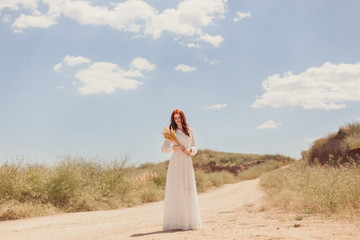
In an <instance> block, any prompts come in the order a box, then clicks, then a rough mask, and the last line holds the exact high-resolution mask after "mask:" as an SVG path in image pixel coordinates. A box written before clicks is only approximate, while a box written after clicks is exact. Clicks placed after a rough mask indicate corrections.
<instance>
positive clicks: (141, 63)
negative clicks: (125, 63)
mask: <svg viewBox="0 0 360 240" xmlns="http://www.w3.org/2000/svg"><path fill="white" fill-rule="evenodd" d="M130 65H131V66H132V67H134V68H136V69H139V70H146V71H151V70H153V69H155V67H156V66H155V64H151V63H149V61H148V60H146V59H145V58H139V57H138V58H135V59H134V60H133V61H132V62H131V64H130Z"/></svg>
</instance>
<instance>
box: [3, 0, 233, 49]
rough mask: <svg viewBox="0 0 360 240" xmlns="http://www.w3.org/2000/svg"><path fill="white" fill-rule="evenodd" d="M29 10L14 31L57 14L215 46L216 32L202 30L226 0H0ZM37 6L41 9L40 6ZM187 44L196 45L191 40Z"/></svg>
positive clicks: (220, 14) (51, 20) (42, 24)
mask: <svg viewBox="0 0 360 240" xmlns="http://www.w3.org/2000/svg"><path fill="white" fill-rule="evenodd" d="M40 4H42V5H47V8H45V9H46V10H47V11H46V12H44V11H40V10H39V5H40ZM5 8H8V9H10V10H12V11H24V10H29V9H30V11H31V15H24V14H23V13H21V15H20V17H19V18H17V19H16V20H15V21H14V23H13V24H12V27H13V28H14V31H15V32H21V31H22V30H23V29H25V28H30V27H38V28H48V27H50V26H52V25H54V24H56V23H57V22H58V19H59V18H60V17H67V18H70V19H72V20H74V21H76V22H78V23H79V24H86V25H103V26H109V27H111V28H114V29H116V30H120V31H126V32H132V33H135V34H136V36H137V37H139V36H151V37H153V38H154V39H157V38H159V37H160V36H161V35H162V34H163V33H165V32H170V33H172V34H174V35H175V37H176V39H179V38H183V39H186V41H191V42H197V41H202V42H207V43H209V44H210V45H212V46H214V47H218V46H219V45H220V44H221V42H222V41H223V37H221V36H220V35H210V34H208V33H206V32H204V31H203V30H204V29H205V28H208V27H211V26H213V25H215V24H216V22H217V21H218V20H220V19H223V18H225V12H226V8H227V0H207V1H203V0H183V1H181V2H179V3H178V5H177V6H176V8H167V9H164V10H162V11H159V10H157V9H156V8H154V7H152V6H151V5H149V4H148V3H147V2H145V1H144V0H125V1H123V2H118V3H110V4H108V5H93V4H92V3H91V2H90V1H79V0H3V1H2V3H0V13H1V10H2V9H5ZM41 9H44V8H43V7H42V8H41ZM188 46H189V47H195V46H197V45H196V44H195V43H193V44H191V43H190V44H189V45H188Z"/></svg>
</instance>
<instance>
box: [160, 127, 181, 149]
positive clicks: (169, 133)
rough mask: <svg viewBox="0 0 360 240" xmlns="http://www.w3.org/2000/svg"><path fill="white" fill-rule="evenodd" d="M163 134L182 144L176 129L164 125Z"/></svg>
mask: <svg viewBox="0 0 360 240" xmlns="http://www.w3.org/2000/svg"><path fill="white" fill-rule="evenodd" d="M162 134H163V136H164V138H166V139H169V140H170V141H173V142H175V143H177V144H179V145H181V144H180V142H179V140H177V137H176V134H175V131H174V130H173V129H168V128H165V127H163V132H162Z"/></svg>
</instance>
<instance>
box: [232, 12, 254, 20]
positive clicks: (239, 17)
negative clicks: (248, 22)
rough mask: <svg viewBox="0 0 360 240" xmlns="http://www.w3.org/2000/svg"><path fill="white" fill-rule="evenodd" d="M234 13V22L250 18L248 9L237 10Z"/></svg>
mask: <svg viewBox="0 0 360 240" xmlns="http://www.w3.org/2000/svg"><path fill="white" fill-rule="evenodd" d="M235 14H236V16H235V17H234V19H233V21H234V22H238V21H240V20H242V19H244V18H251V13H250V12H249V11H247V12H241V11H237V12H236V13H235Z"/></svg>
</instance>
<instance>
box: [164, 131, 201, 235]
mask: <svg viewBox="0 0 360 240" xmlns="http://www.w3.org/2000/svg"><path fill="white" fill-rule="evenodd" d="M176 137H177V139H178V140H179V142H180V143H181V145H183V146H184V147H185V148H191V149H192V151H191V153H190V155H191V156H194V155H195V154H196V152H197V148H196V144H195V138H194V134H193V132H192V130H191V129H190V137H189V136H187V135H186V134H185V133H183V132H182V131H180V130H177V131H176ZM172 145H173V142H172V141H170V140H168V139H165V141H164V143H163V145H162V147H161V150H162V152H163V153H170V152H173V153H172V155H171V157H170V162H169V167H168V170H167V176H166V190H165V202H164V219H163V230H173V229H182V230H189V229H200V228H201V227H202V224H201V218H200V211H199V205H198V198H197V192H196V183H195V175H194V168H193V165H192V159H191V156H188V155H186V154H185V153H183V152H182V151H180V150H175V151H173V148H172Z"/></svg>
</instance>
